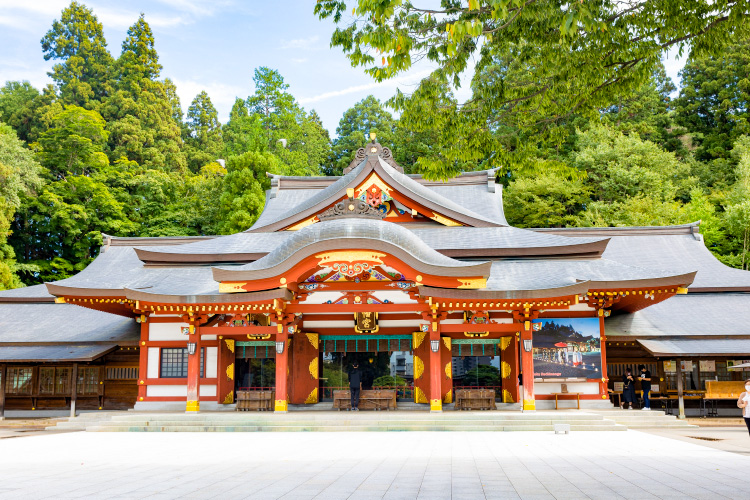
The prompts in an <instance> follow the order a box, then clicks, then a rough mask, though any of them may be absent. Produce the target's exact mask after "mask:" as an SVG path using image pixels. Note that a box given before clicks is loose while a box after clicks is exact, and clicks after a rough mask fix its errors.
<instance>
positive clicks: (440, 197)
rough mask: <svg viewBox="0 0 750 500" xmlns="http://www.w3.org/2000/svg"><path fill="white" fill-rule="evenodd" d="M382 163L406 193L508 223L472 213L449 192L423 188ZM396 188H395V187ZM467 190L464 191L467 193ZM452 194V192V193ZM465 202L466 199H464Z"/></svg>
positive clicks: (502, 221) (457, 210)
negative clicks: (409, 192)
mask: <svg viewBox="0 0 750 500" xmlns="http://www.w3.org/2000/svg"><path fill="white" fill-rule="evenodd" d="M378 160H379V161H380V166H381V167H382V168H383V170H384V171H385V172H386V173H387V174H388V175H389V176H390V177H391V178H392V179H393V180H394V181H395V182H396V183H397V184H398V185H399V186H401V188H402V190H404V191H411V192H412V193H414V194H416V195H418V196H420V197H422V198H424V199H426V200H429V201H431V202H432V203H434V204H436V205H439V206H442V207H445V208H447V209H449V210H453V211H454V212H458V213H464V214H466V215H469V216H470V217H473V218H475V219H479V220H483V221H486V222H489V223H492V224H498V225H499V224H505V225H507V224H508V223H507V222H506V221H505V217H504V216H503V217H502V218H501V219H500V220H493V219H491V218H489V217H485V216H483V215H480V214H479V213H476V212H474V211H472V210H471V209H469V208H467V207H465V206H462V205H460V204H458V203H456V201H457V200H454V198H453V196H452V195H451V194H449V192H447V191H445V190H444V191H445V194H440V193H439V192H438V191H437V190H435V189H430V188H429V187H427V186H423V185H422V184H420V183H418V182H417V181H415V180H414V179H412V178H411V177H409V176H408V175H406V174H402V173H401V172H399V171H398V170H396V169H395V168H393V167H392V166H390V165H388V164H387V163H386V162H385V161H383V159H382V158H378ZM394 187H395V186H394ZM483 189H484V190H485V191H487V186H486V185H485V186H483ZM465 191H466V190H464V192H465ZM450 193H452V191H450ZM464 201H466V200H465V197H464Z"/></svg>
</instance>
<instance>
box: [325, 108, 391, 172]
mask: <svg viewBox="0 0 750 500" xmlns="http://www.w3.org/2000/svg"><path fill="white" fill-rule="evenodd" d="M395 128H396V122H395V120H394V119H393V116H392V115H391V114H390V113H389V112H388V111H387V110H386V109H385V108H383V105H382V103H381V102H380V101H379V100H378V99H376V98H375V97H374V96H372V95H369V96H367V97H365V98H364V99H362V100H361V101H359V102H358V103H357V104H355V105H354V106H352V107H351V108H349V109H347V110H346V111H344V116H342V117H341V120H339V126H338V127H337V128H336V135H337V136H338V137H337V138H336V139H335V140H334V141H333V147H332V150H331V160H330V162H329V165H330V167H331V168H330V171H329V172H326V173H327V174H328V175H341V172H342V171H343V170H344V169H345V168H346V167H347V166H348V165H349V163H351V161H352V160H353V159H354V155H355V154H356V152H357V149H359V148H361V147H363V146H364V145H365V143H367V142H369V141H370V133H375V134H376V135H377V141H378V142H379V143H380V144H382V145H383V146H385V147H388V148H391V150H394V149H395V148H394V136H395ZM394 154H395V151H394Z"/></svg>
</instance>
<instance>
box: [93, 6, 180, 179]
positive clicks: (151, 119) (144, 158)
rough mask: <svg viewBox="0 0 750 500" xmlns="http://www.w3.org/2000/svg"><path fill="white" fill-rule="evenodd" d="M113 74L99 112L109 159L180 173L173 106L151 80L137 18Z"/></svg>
mask: <svg viewBox="0 0 750 500" xmlns="http://www.w3.org/2000/svg"><path fill="white" fill-rule="evenodd" d="M115 68H116V76H117V81H116V84H115V85H116V90H115V91H114V93H113V95H112V96H111V97H110V98H108V99H106V100H105V101H104V103H103V105H102V106H101V110H102V115H103V116H104V118H105V119H106V120H107V129H108V130H109V132H110V140H109V146H110V158H111V159H112V160H113V161H114V160H117V159H119V158H121V157H124V158H127V159H128V160H131V161H135V162H137V163H138V164H140V165H144V166H147V167H149V168H159V169H171V170H176V171H184V170H185V168H186V166H187V160H186V158H185V154H184V153H183V151H182V138H181V130H180V125H179V122H177V121H176V120H175V104H174V102H173V100H172V98H170V95H169V94H168V87H167V84H165V83H162V82H159V81H157V80H156V79H157V78H158V77H159V73H160V71H161V65H160V64H159V56H158V54H157V53H156V49H155V48H154V36H153V33H152V32H151V27H150V26H149V25H148V23H147V22H146V20H145V19H144V16H143V14H141V16H140V17H139V18H138V21H136V23H135V24H133V25H132V26H131V27H130V28H129V29H128V33H127V37H126V38H125V41H123V42H122V54H121V55H120V58H119V59H118V60H117V62H116V64H115ZM170 83H171V82H170ZM169 90H171V89H169ZM178 105H179V103H178Z"/></svg>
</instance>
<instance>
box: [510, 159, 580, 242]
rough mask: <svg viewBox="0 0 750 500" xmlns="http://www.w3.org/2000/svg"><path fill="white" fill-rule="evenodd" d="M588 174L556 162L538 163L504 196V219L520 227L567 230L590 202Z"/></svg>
mask: <svg viewBox="0 0 750 500" xmlns="http://www.w3.org/2000/svg"><path fill="white" fill-rule="evenodd" d="M585 178H586V174H585V172H580V171H578V170H576V169H574V168H570V167H567V166H566V165H564V164H562V163H560V162H556V161H553V160H539V159H538V160H536V162H535V165H534V167H532V168H528V169H526V170H525V171H524V175H523V177H518V178H514V179H513V181H512V182H510V184H509V185H508V187H507V189H505V190H504V192H503V200H504V205H505V215H506V217H507V218H508V221H509V222H510V223H511V224H512V225H514V226H518V227H566V226H568V225H573V224H575V223H576V221H577V220H578V219H577V215H578V213H579V212H580V211H581V210H582V209H583V207H585V206H586V204H587V202H588V201H589V195H590V188H589V187H588V186H587V185H586V182H585Z"/></svg>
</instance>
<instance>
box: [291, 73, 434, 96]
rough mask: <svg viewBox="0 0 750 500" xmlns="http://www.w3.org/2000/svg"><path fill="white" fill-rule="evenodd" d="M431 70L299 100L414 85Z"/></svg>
mask: <svg viewBox="0 0 750 500" xmlns="http://www.w3.org/2000/svg"><path fill="white" fill-rule="evenodd" d="M431 72H432V71H431V70H422V71H418V72H415V73H412V74H409V75H405V76H403V77H401V78H397V79H395V80H386V81H384V82H372V83H365V84H363V85H353V86H351V87H346V88H343V89H340V90H331V91H329V92H323V93H322V94H318V95H316V96H312V97H303V98H302V99H300V100H299V102H300V104H312V103H315V102H320V101H325V100H326V99H331V98H333V97H339V96H342V95H347V94H356V93H359V92H366V91H368V90H373V89H396V88H397V87H400V86H414V85H417V84H418V83H419V82H420V81H421V80H422V79H423V78H425V77H426V76H428V75H429V74H430V73H431Z"/></svg>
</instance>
